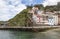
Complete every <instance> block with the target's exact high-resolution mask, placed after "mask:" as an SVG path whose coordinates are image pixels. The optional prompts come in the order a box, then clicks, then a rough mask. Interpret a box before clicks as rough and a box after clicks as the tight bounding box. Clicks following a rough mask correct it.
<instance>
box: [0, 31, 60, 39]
mask: <svg viewBox="0 0 60 39" xmlns="http://www.w3.org/2000/svg"><path fill="white" fill-rule="evenodd" d="M0 39H60V30H50V31H46V32H23V31H10V30H0Z"/></svg>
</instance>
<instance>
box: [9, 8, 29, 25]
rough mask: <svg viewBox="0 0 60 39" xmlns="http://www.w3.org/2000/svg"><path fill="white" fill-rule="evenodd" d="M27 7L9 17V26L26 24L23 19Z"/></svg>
mask: <svg viewBox="0 0 60 39" xmlns="http://www.w3.org/2000/svg"><path fill="white" fill-rule="evenodd" d="M27 13H28V9H24V10H23V11H21V12H20V13H19V14H17V15H16V16H15V17H14V18H12V19H10V20H9V21H8V22H9V23H8V25H10V26H24V25H25V24H26V22H25V20H26V18H27V16H26V15H27Z"/></svg>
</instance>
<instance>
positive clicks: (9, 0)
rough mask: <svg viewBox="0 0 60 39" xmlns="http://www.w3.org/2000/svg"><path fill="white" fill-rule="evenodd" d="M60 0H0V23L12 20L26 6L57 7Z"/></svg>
mask: <svg viewBox="0 0 60 39" xmlns="http://www.w3.org/2000/svg"><path fill="white" fill-rule="evenodd" d="M57 2H60V0H0V21H8V20H9V19H11V18H13V17H14V16H16V15H17V14H19V12H21V11H22V10H23V9H26V5H31V4H33V5H34V4H43V5H44V7H45V6H47V5H48V6H51V5H57Z"/></svg>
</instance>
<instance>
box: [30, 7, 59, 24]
mask: <svg viewBox="0 0 60 39" xmlns="http://www.w3.org/2000/svg"><path fill="white" fill-rule="evenodd" d="M29 12H30V13H31V14H32V20H33V23H35V24H38V25H58V24H60V20H59V19H60V14H58V13H59V12H57V11H53V12H51V11H46V12H44V11H43V10H39V9H38V7H33V8H32V10H30V11H29Z"/></svg>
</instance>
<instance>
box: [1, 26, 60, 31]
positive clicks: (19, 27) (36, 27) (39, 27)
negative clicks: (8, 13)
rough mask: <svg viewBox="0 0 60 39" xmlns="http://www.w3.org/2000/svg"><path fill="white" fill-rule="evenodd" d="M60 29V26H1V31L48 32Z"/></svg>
mask: <svg viewBox="0 0 60 39" xmlns="http://www.w3.org/2000/svg"><path fill="white" fill-rule="evenodd" d="M56 28H60V26H32V27H23V26H0V30H20V31H46V30H51V29H56Z"/></svg>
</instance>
